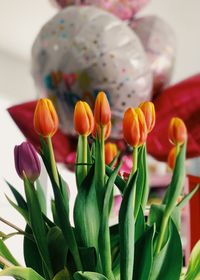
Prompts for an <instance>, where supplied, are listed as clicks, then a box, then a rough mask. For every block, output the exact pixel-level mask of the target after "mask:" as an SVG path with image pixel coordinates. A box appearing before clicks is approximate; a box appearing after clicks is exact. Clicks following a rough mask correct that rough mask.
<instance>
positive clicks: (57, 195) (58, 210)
mask: <svg viewBox="0 0 200 280" xmlns="http://www.w3.org/2000/svg"><path fill="white" fill-rule="evenodd" d="M41 145H42V151H41V157H42V159H43V162H44V165H45V167H46V170H47V172H48V174H49V177H50V179H51V184H52V188H53V192H54V202H55V213H54V214H55V215H56V217H57V219H58V225H59V227H60V228H61V230H62V232H63V235H64V237H65V240H66V243H67V246H68V247H69V250H70V251H71V253H72V255H73V258H74V260H75V263H76V266H77V269H78V270H82V265H81V260H80V255H79V251H78V246H77V243H76V239H75V236H74V232H73V229H72V227H71V224H70V220H69V206H68V202H67V203H66V196H65V194H66V193H64V189H63V181H62V178H61V177H60V175H59V185H61V189H60V188H59V186H58V185H57V183H56V182H55V179H54V176H53V173H52V170H51V161H50V157H49V149H48V146H47V143H46V142H45V141H44V139H42V138H41ZM55 215H54V217H55Z"/></svg>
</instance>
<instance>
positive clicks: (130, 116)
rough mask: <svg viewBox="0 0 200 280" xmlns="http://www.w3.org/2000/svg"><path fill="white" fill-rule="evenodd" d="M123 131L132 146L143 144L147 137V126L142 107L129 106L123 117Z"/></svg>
mask: <svg viewBox="0 0 200 280" xmlns="http://www.w3.org/2000/svg"><path fill="white" fill-rule="evenodd" d="M123 132H124V138H125V140H126V142H127V143H128V144H129V145H130V146H132V147H139V146H141V145H143V144H144V143H145V141H146V138H147V126H146V121H145V117H144V114H143V112H142V110H141V109H140V108H136V109H133V108H129V109H127V110H126V112H125V114H124V119H123Z"/></svg>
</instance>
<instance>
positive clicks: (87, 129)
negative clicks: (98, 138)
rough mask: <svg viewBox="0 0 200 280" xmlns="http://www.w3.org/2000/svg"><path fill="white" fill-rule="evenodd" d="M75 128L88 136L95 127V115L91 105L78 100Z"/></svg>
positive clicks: (75, 111)
mask: <svg viewBox="0 0 200 280" xmlns="http://www.w3.org/2000/svg"><path fill="white" fill-rule="evenodd" d="M74 128H75V130H76V132H77V133H78V134H80V135H85V136H88V135H89V134H91V132H92V131H93V128H94V117H93V114H92V110H91V109H90V106H89V105H88V104H87V103H86V102H83V101H78V102H77V103H76V106H75V109H74Z"/></svg>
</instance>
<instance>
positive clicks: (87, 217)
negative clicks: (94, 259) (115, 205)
mask: <svg viewBox="0 0 200 280" xmlns="http://www.w3.org/2000/svg"><path fill="white" fill-rule="evenodd" d="M94 184H95V181H94V165H93V166H92V167H91V169H90V171H89V173H88V175H87V176H86V178H85V179H84V180H83V182H82V184H81V185H80V187H79V192H78V195H77V197H76V201H75V205H74V224H75V233H76V237H77V239H78V243H79V246H80V247H95V248H96V249H97V248H98V234H99V226H100V217H99V209H98V204H97V197H96V190H95V185H94Z"/></svg>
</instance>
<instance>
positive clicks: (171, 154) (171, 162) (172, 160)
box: [167, 147, 176, 169]
mask: <svg viewBox="0 0 200 280" xmlns="http://www.w3.org/2000/svg"><path fill="white" fill-rule="evenodd" d="M175 163H176V147H173V148H172V149H171V150H170V152H169V154H168V158H167V164H168V166H169V167H170V168H171V169H174V166H175Z"/></svg>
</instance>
